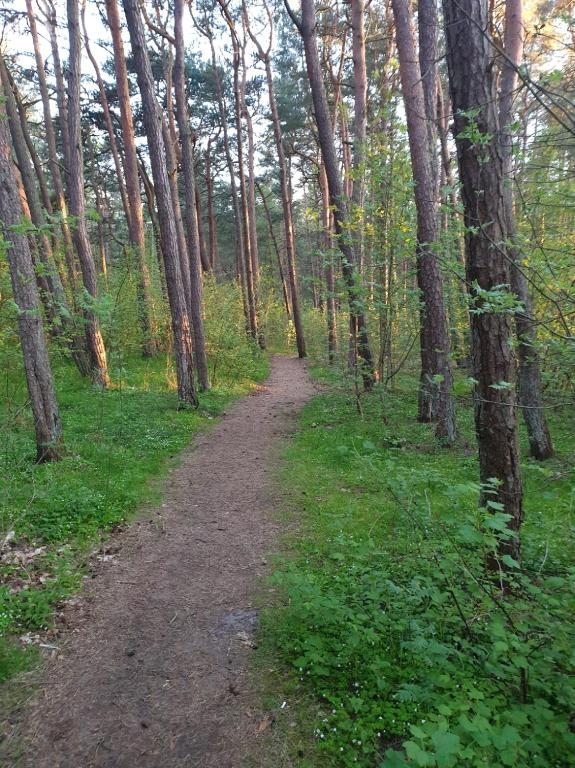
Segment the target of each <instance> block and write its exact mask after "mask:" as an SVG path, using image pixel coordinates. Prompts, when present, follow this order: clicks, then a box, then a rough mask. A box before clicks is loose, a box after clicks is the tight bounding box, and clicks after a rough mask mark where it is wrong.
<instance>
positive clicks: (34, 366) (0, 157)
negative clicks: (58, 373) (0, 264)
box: [0, 102, 62, 462]
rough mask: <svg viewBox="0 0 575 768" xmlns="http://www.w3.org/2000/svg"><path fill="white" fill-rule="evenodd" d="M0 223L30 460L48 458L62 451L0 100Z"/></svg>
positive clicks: (50, 376) (7, 134) (56, 455)
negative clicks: (29, 423) (28, 412)
mask: <svg viewBox="0 0 575 768" xmlns="http://www.w3.org/2000/svg"><path fill="white" fill-rule="evenodd" d="M0 221H1V223H2V228H3V230H4V232H3V234H4V242H5V249H6V255H7V258H8V266H9V269H10V278H11V281H12V290H13V294H14V301H15V303H16V305H17V307H18V332H19V335H20V343H21V345H22V354H23V357H24V369H25V372H26V383H27V386H28V394H29V396H30V404H31V407H32V413H33V416H34V429H35V433H36V461H37V462H43V461H54V460H57V459H59V458H60V455H61V451H62V426H61V422H60V414H59V410H58V403H57V401H56V393H55V389H54V381H53V377H52V371H51V368H50V360H49V358H48V349H47V344H46V337H45V335H44V328H43V325H42V315H41V312H40V306H39V301H38V290H37V288H36V280H35V273H34V265H33V263H32V256H31V254H30V248H29V245H28V240H27V238H26V236H25V235H24V234H21V233H19V232H18V227H19V226H20V224H21V221H22V208H21V206H20V199H19V195H18V187H17V184H16V178H15V169H14V165H13V163H12V149H11V145H10V135H9V129H8V122H7V119H6V112H5V109H4V105H3V104H2V103H1V102H0Z"/></svg>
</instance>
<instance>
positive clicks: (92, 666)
mask: <svg viewBox="0 0 575 768" xmlns="http://www.w3.org/2000/svg"><path fill="white" fill-rule="evenodd" d="M312 394H313V387H312V385H311V383H310V382H309V379H308V377H307V374H306V371H305V368H304V366H303V364H302V363H301V362H300V361H298V360H294V359H288V358H282V357H278V358H275V359H274V360H273V365H272V372H271V376H270V378H269V379H268V381H267V382H266V383H265V384H264V385H262V386H261V387H260V388H259V389H258V391H257V393H255V394H254V395H252V396H248V397H246V398H244V399H243V400H241V401H240V402H239V403H238V404H236V405H235V406H234V407H233V408H232V409H231V410H230V412H229V413H228V415H227V416H226V417H224V418H223V420H222V421H221V422H220V423H219V424H217V425H216V426H215V428H214V429H213V430H212V431H210V432H209V433H208V434H205V435H203V436H200V437H199V438H198V439H197V440H196V441H195V442H194V444H193V446H192V448H191V449H190V450H189V451H188V452H187V453H186V454H185V455H184V458H183V461H182V463H181V466H179V467H178V468H177V469H175V470H174V471H173V472H172V473H171V474H170V477H169V481H168V484H167V489H166V494H165V497H164V501H163V503H162V505H161V507H159V508H158V509H157V510H154V511H153V512H151V513H150V515H149V518H150V519H149V520H148V519H147V518H146V519H145V520H142V521H141V522H140V523H139V524H134V525H133V526H131V527H130V528H129V529H128V530H127V531H126V532H125V533H123V534H121V535H120V536H119V537H118V540H117V541H116V542H115V543H117V544H119V545H120V546H121V550H120V553H119V555H118V556H117V559H116V560H115V561H113V562H111V563H106V566H105V568H104V569H103V574H102V575H101V576H99V577H98V578H97V579H95V580H94V581H92V582H90V585H89V586H88V588H87V590H86V592H87V594H86V600H85V601H83V602H84V606H85V608H84V615H83V617H82V619H81V621H79V622H78V624H79V626H77V627H76V628H75V630H74V631H73V632H71V633H69V636H68V639H67V641H66V643H65V645H64V648H63V652H62V653H61V654H60V656H59V658H58V659H57V660H55V661H53V662H51V663H50V664H49V666H48V669H47V671H46V674H45V679H44V680H43V684H42V693H41V694H40V695H38V696H36V698H35V700H34V701H33V702H32V704H31V705H30V708H29V711H28V713H27V715H26V717H25V721H24V724H23V729H22V733H23V734H24V735H23V738H24V745H25V758H24V762H23V765H25V766H29V768H32V767H33V768H96V767H97V768H183V767H184V766H185V768H240V766H241V765H242V761H243V759H244V757H245V756H246V755H247V754H248V753H249V751H250V748H251V746H253V743H254V740H255V738H256V736H255V733H256V730H257V724H258V722H260V719H261V717H262V714H261V712H258V711H257V703H256V704H254V695H253V692H250V687H249V681H248V679H247V678H246V667H247V661H248V656H249V644H250V637H251V636H252V634H253V632H254V629H255V625H256V623H257V615H256V612H255V610H254V609H253V604H252V599H253V595H254V590H255V589H256V585H257V579H258V577H259V576H260V575H261V574H262V573H264V572H265V568H266V559H267V556H268V553H270V551H273V548H274V545H275V544H276V542H277V534H278V530H277V526H276V524H275V523H274V505H275V503H276V501H277V499H278V493H279V491H278V489H277V488H274V483H273V481H272V477H271V475H272V473H273V471H274V467H275V463H276V459H277V457H278V455H279V450H280V448H281V445H282V437H284V436H286V435H288V434H289V433H291V432H292V431H293V429H294V417H295V415H296V414H297V412H298V411H299V409H300V407H301V406H302V405H303V403H304V401H305V400H306V399H308V398H309V397H310V396H311V395H312ZM21 738H22V736H21Z"/></svg>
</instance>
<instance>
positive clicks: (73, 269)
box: [26, 0, 79, 290]
mask: <svg viewBox="0 0 575 768" xmlns="http://www.w3.org/2000/svg"><path fill="white" fill-rule="evenodd" d="M26 11H27V16H28V23H29V25H30V33H31V36H32V45H33V48H34V56H35V59H36V70H37V74H38V84H39V86H40V97H41V99H42V110H43V115H44V130H45V132H46V145H47V149H48V166H49V168H50V175H51V177H52V184H53V186H54V195H55V198H56V209H57V210H58V211H59V213H60V214H61V217H62V234H63V237H64V255H65V258H66V267H67V269H68V276H69V279H70V285H71V287H72V290H76V289H77V287H78V282H79V280H78V270H77V266H76V259H75V254H74V247H73V242H72V234H71V232H70V226H69V223H68V209H67V205H66V198H65V196H64V185H63V182H62V174H61V171H60V162H59V160H58V152H57V149H56V134H55V133H54V123H53V122H52V115H51V112H50V95H49V92H48V83H47V81H46V73H45V69H44V59H43V58H42V53H41V49H40V41H39V37H38V28H37V26H36V16H35V15H34V9H33V7H32V0H26ZM63 115H67V113H66V112H63V113H61V114H60V117H61V118H62V117H63ZM67 131H68V123H67V122H66V123H65V124H63V126H62V133H63V134H64V133H67ZM68 142H69V136H67V137H66V140H65V142H64V141H63V142H62V143H63V146H64V147H66V146H67V145H68ZM65 159H66V162H68V161H69V158H65Z"/></svg>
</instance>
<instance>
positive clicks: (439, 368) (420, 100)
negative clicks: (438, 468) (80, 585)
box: [392, 0, 456, 444]
mask: <svg viewBox="0 0 575 768" xmlns="http://www.w3.org/2000/svg"><path fill="white" fill-rule="evenodd" d="M392 6H393V13H394V17H395V30H396V42H397V50H398V57H399V69H400V76H401V87H402V92H403V100H404V103H405V113H406V118H407V132H408V138H409V149H410V155H411V167H412V173H413V180H414V184H415V190H414V194H415V205H416V210H417V281H418V286H419V290H420V295H421V301H422V307H421V310H420V350H421V382H420V390H419V403H418V419H419V421H422V422H429V421H434V420H435V421H436V425H437V426H436V435H437V437H438V438H440V439H441V440H443V441H445V442H446V443H448V444H451V443H453V441H454V440H455V436H456V430H455V410H454V405H453V399H452V396H451V389H452V383H453V379H452V374H451V368H450V365H449V332H448V326H447V315H446V312H445V305H444V301H443V279H442V276H441V270H440V268H439V263H438V260H437V256H436V254H435V252H434V247H436V240H437V230H438V218H439V211H438V200H437V181H436V179H435V178H434V175H433V174H434V165H433V163H432V160H431V158H432V156H435V155H436V147H435V146H434V145H431V143H430V135H431V131H430V129H429V128H428V121H427V120H426V102H425V97H424V90H423V85H422V73H421V69H420V66H419V63H418V60H417V55H416V50H415V48H416V46H415V35H414V29H413V22H412V19H411V16H410V10H409V4H408V1H407V0H393V1H392ZM430 108H431V107H430ZM436 109H437V107H436V102H434V104H433V119H435V115H436Z"/></svg>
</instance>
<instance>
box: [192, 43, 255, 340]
mask: <svg viewBox="0 0 575 768" xmlns="http://www.w3.org/2000/svg"><path fill="white" fill-rule="evenodd" d="M204 34H205V35H206V37H207V38H208V42H209V45H210V53H211V59H212V73H213V77H214V83H215V86H216V96H217V100H218V112H219V115H220V124H221V126H222V132H223V134H224V152H225V155H226V163H227V166H228V173H229V176H230V189H231V193H232V210H233V215H234V234H235V256H236V276H237V279H238V282H239V284H240V287H241V289H242V301H243V305H244V315H245V318H246V327H247V331H248V333H250V335H251V333H252V329H251V322H250V310H249V302H248V295H247V285H246V280H245V269H244V264H245V254H244V240H243V237H242V222H241V214H240V200H239V195H238V188H237V184H236V174H235V170H234V161H233V158H232V152H231V148H230V137H229V131H228V120H227V110H226V105H225V102H224V93H223V88H222V82H221V79H220V73H219V72H218V65H217V60H216V50H215V47H214V39H213V33H212V31H211V29H210V28H207V29H206V30H204Z"/></svg>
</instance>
